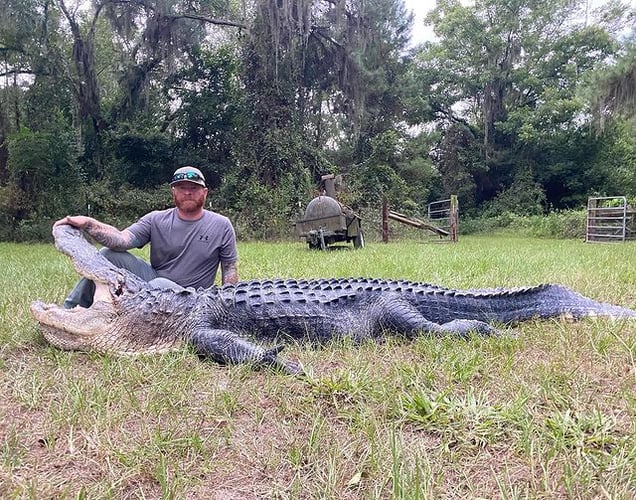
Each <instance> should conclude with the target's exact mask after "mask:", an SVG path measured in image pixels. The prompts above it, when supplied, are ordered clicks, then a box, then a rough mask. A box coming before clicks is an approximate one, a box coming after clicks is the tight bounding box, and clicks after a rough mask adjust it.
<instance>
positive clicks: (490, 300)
mask: <svg viewBox="0 0 636 500" xmlns="http://www.w3.org/2000/svg"><path fill="white" fill-rule="evenodd" d="M53 234H54V236H55V244H56V246H57V248H58V249H59V250H60V251H61V252H63V253H65V254H66V255H68V256H69V257H70V258H71V260H72V261H73V264H74V266H75V269H76V270H77V271H78V273H80V274H81V275H82V276H85V277H87V278H89V279H92V280H94V281H95V282H96V284H97V286H98V290H99V291H100V293H99V298H100V299H103V300H99V301H96V302H95V304H93V306H92V307H90V308H89V309H84V308H79V307H76V308H75V309H72V310H67V309H63V308H60V307H58V306H56V305H54V304H44V303H42V302H40V301H35V302H33V303H32V305H31V311H32V313H33V315H34V317H35V319H36V320H37V321H38V322H39V324H40V327H41V330H42V333H43V335H44V336H45V338H46V339H47V340H48V341H49V342H50V343H51V344H53V345H55V346H57V347H60V348H62V349H73V350H82V351H98V352H106V353H117V354H142V353H155V352H164V351H167V350H170V349H174V348H178V347H179V346H180V345H182V344H183V343H184V342H186V343H190V344H192V345H193V346H194V347H195V349H196V351H197V352H198V353H199V354H201V355H203V356H209V357H211V358H213V359H215V360H217V361H219V362H222V363H253V364H255V365H265V366H274V367H277V368H279V369H281V370H282V371H284V372H288V373H298V372H300V371H301V370H302V369H301V367H300V365H299V364H298V363H296V362H292V361H288V360H285V359H283V358H281V357H280V356H279V355H278V354H279V352H280V350H281V349H282V348H281V347H273V348H269V349H268V348H264V347H262V346H260V345H258V344H256V343H254V342H253V341H257V342H258V341H274V340H277V339H280V338H284V337H287V338H292V339H297V340H303V341H309V342H312V343H324V342H327V341H329V340H330V339H333V338H337V337H345V336H348V337H351V338H353V339H354V340H356V341H361V340H364V339H367V338H378V337H382V336H384V335H385V334H388V333H392V334H398V335H403V336H406V337H414V336H416V335H422V334H429V335H455V336H460V337H465V336H467V335H469V334H481V335H493V334H494V335H497V334H498V333H499V332H498V330H496V329H495V327H493V326H492V325H491V323H498V324H510V323H516V322H519V321H523V320H526V319H530V318H549V317H557V316H564V315H566V316H571V317H573V318H582V317H584V316H611V317H617V318H636V311H633V310H630V309H625V308H622V307H618V306H614V305H611V304H604V303H601V302H596V301H594V300H592V299H589V298H587V297H584V296H582V295H580V294H578V293H576V292H574V291H572V290H569V289H567V288H565V287H563V286H560V285H539V286H535V287H529V288H517V289H484V290H464V291H462V290H450V289H447V288H443V287H439V286H434V285H429V284H425V283H416V282H411V281H405V280H382V279H366V278H338V279H313V280H292V279H289V280H282V279H280V280H263V281H248V282H241V283H238V284H237V285H227V286H223V287H220V288H217V287H211V288H208V289H205V290H204V289H201V290H197V291H196V292H193V291H185V292H175V291H172V290H163V289H152V288H150V287H149V285H148V284H147V283H146V282H144V281H142V280H141V279H139V278H138V277H137V276H135V275H133V274H131V273H130V272H128V271H125V270H122V269H119V268H116V267H115V266H114V265H113V264H111V263H110V262H108V261H107V260H106V259H105V258H104V257H103V256H102V255H101V254H100V253H99V252H98V251H97V249H96V248H95V247H94V246H92V245H90V244H89V243H88V242H87V241H86V240H85V239H84V237H83V236H82V234H81V232H80V231H78V230H77V229H74V228H73V227H71V226H64V225H62V226H57V227H55V228H54V231H53Z"/></svg>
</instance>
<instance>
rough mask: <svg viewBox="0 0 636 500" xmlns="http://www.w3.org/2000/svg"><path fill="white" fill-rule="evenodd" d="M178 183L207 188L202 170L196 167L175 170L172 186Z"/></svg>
mask: <svg viewBox="0 0 636 500" xmlns="http://www.w3.org/2000/svg"><path fill="white" fill-rule="evenodd" d="M177 182H192V183H194V184H198V185H199V186H203V187H205V177H204V176H203V174H202V173H201V170H199V169H198V168H194V167H181V168H178V169H177V170H175V171H174V174H172V180H171V181H170V185H171V186H172V185H173V184H176V183H177Z"/></svg>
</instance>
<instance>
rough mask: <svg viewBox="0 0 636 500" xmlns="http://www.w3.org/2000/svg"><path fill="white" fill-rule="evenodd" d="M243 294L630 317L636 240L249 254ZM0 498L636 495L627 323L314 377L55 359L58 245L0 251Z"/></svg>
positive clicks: (404, 346)
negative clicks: (285, 291) (282, 287)
mask: <svg viewBox="0 0 636 500" xmlns="http://www.w3.org/2000/svg"><path fill="white" fill-rule="evenodd" d="M240 254H241V264H240V272H241V277H242V278H243V279H251V278H273V277H328V276H374V277H375V276H378V277H387V278H409V279H413V280H419V281H427V282H432V283H436V284H441V285H445V286H450V287H461V288H468V287H495V286H522V285H532V284H537V283H541V282H548V281H549V282H560V283H564V284H566V285H568V286H570V287H572V288H574V289H576V290H578V291H580V292H581V293H583V294H585V295H589V296H591V297H594V298H596V299H599V300H603V301H609V302H614V303H618V304H621V305H624V306H628V307H632V308H636V244H634V243H626V244H619V245H587V244H585V243H582V242H578V241H556V240H535V239H524V238H510V237H501V236H500V237H494V238H492V237H476V236H473V237H463V238H461V240H460V242H459V243H458V244H456V245H450V244H421V243H419V242H407V241H403V242H392V243H390V244H388V245H383V244H380V243H370V244H369V245H368V246H367V248H365V249H363V250H361V251H351V250H340V251H338V250H335V251H329V252H327V253H320V252H311V251H308V250H307V249H306V246H305V245H303V244H301V243H280V244H263V243H242V244H241V245H240ZM0 261H1V262H2V272H1V273H0V312H1V315H2V321H1V322H0V382H1V383H0V398H1V400H0V497H2V498H38V499H39V498H211V499H216V498H219V499H226V498H237V499H244V498H245V499H251V498H280V499H287V498H289V499H307V498H329V499H331V498H333V499H342V498H344V499H358V498H360V499H362V498H364V499H370V498H371V499H373V498H378V499H379V498H383V499H384V498H398V499H417V498H439V497H447V498H448V497H450V498H460V497H461V498H507V499H508V498H509V499H517V498H626V499H627V498H633V497H634V496H635V495H636V465H635V464H636V435H635V434H636V431H635V428H634V426H635V422H634V417H635V414H636V390H635V389H636V324H634V323H627V322H611V321H609V320H597V321H583V322H580V323H565V322H562V321H530V322H527V323H524V324H522V325H520V326H518V327H517V328H516V329H515V332H514V333H516V334H517V337H516V338H512V337H511V338H499V339H494V338H493V339H489V338H486V339H480V338H475V339H472V340H470V341H457V340H452V339H430V338H420V339H417V340H415V341H413V342H406V341H398V340H389V341H387V342H385V343H379V344H378V343H370V342H369V343H365V344H363V345H361V346H354V345H352V344H351V343H349V342H347V341H342V342H336V343H334V344H332V345H329V346H327V347H324V348H321V349H310V348H308V347H302V346H296V345H292V346H289V348H288V349H287V351H286V356H288V357H292V358H297V359H299V360H301V361H302V363H303V364H304V366H305V367H306V368H307V369H308V371H309V373H310V376H309V377H308V378H307V379H298V378H293V377H286V376H281V375H278V374H276V373H272V372H269V371H252V370H250V369H249V368H247V367H244V366H234V367H221V366H218V365H216V364H213V363H208V362H202V361H199V360H198V358H197V357H196V356H194V355H192V354H191V353H190V352H189V351H188V350H187V349H184V350H183V351H180V352H177V353H173V354H169V355H161V356H147V357H139V358H118V357H111V356H102V355H94V354H90V355H87V354H82V353H73V352H62V351H59V350H56V349H54V348H52V347H50V346H48V345H47V344H46V343H45V342H44V340H43V339H42V338H41V336H40V334H39V333H38V331H37V328H36V325H35V323H34V321H33V319H32V318H31V315H30V313H29V309H28V305H29V303H30V302H31V301H32V300H34V299H35V298H41V299H43V300H46V301H55V302H60V301H61V300H62V299H63V298H64V296H65V294H66V292H67V290H68V289H69V288H70V286H71V285H72V284H73V283H74V282H75V279H76V276H75V275H74V273H73V272H72V270H71V266H70V263H69V261H68V259H66V258H65V257H64V256H62V255H60V254H58V253H57V252H56V251H55V250H54V248H53V246H52V245H30V246H27V245H14V244H1V245H0Z"/></svg>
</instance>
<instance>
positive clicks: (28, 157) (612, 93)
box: [0, 0, 636, 239]
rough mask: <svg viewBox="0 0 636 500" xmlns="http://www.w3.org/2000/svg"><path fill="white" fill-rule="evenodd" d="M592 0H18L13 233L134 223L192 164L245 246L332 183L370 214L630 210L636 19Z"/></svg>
mask: <svg viewBox="0 0 636 500" xmlns="http://www.w3.org/2000/svg"><path fill="white" fill-rule="evenodd" d="M587 6H588V2H585V1H583V0H579V1H575V2H572V1H569V0H556V1H555V0H551V1H546V0H520V1H514V2H510V1H504V0H478V1H476V2H475V3H474V5H470V6H466V5H464V4H463V3H461V2H459V1H458V0H440V1H438V2H437V6H436V8H435V9H433V10H432V11H431V12H430V14H429V17H428V18H427V22H428V23H429V24H430V25H431V26H432V27H433V29H434V31H435V34H436V39H435V40H434V41H431V42H427V43H424V44H423V45H421V46H416V47H413V46H411V45H409V32H410V29H411V27H412V16H411V15H410V14H409V12H408V11H407V10H406V8H405V6H404V4H403V2H402V0H364V1H363V0H348V1H346V0H284V1H275V0H241V1H231V2H221V1H218V0H203V1H201V2H197V3H196V5H194V4H192V3H191V2H182V1H179V0H161V1H159V0H151V1H143V2H142V1H139V0H132V1H129V2H119V1H116V0H91V1H90V2H78V1H77V0H5V1H4V2H2V4H1V5H0V57H2V66H1V68H0V78H1V79H0V223H1V224H2V228H1V230H0V239H25V238H29V239H31V238H36V239H37V238H41V237H43V236H44V235H45V234H46V232H47V229H46V228H47V227H48V226H49V224H50V221H51V220H54V219H55V218H58V217H61V216H63V215H66V214H67V213H89V214H91V215H94V216H96V217H98V218H100V219H103V220H111V221H117V222H119V223H121V224H125V223H126V222H128V221H131V220H134V219H135V218H136V217H138V216H139V215H141V214H142V213H144V212H145V211H146V210H147V209H148V207H151V208H161V207H163V206H166V204H168V203H169V200H168V199H167V193H166V192H165V191H166V189H165V181H166V179H167V178H168V177H169V175H170V173H171V172H172V171H173V170H174V168H176V167H178V166H180V165H184V164H194V165H197V166H199V167H200V168H201V169H202V170H203V171H204V172H205V173H206V174H207V176H208V178H209V180H210V185H211V187H212V188H213V190H212V193H211V203H212V206H213V207H215V208H216V209H218V210H221V211H223V212H225V213H227V214H228V215H230V216H232V218H233V220H234V221H235V223H236V224H237V226H239V227H240V233H241V234H243V235H244V236H251V237H262V236H266V235H272V234H277V235H278V234H284V233H285V232H286V231H287V230H286V228H288V227H289V223H290V222H291V221H292V220H293V219H294V218H295V217H297V215H298V211H299V209H301V208H302V207H303V206H304V205H305V204H306V203H307V202H308V201H309V199H311V197H312V196H313V195H314V194H315V192H316V189H317V188H318V181H319V179H320V176H321V175H322V174H325V173H337V174H344V176H343V177H344V179H345V183H344V184H345V186H346V191H343V192H342V194H341V196H342V197H343V200H345V201H346V202H347V203H348V204H350V205H352V206H353V207H354V208H356V209H360V208H362V207H373V208H376V209H377V208H379V204H380V201H381V199H382V198H383V197H386V198H388V200H389V202H390V203H391V206H392V207H395V208H397V209H400V210H402V211H406V212H414V213H418V212H419V213H422V212H425V208H426V204H427V203H428V202H430V201H432V200H435V199H441V198H446V197H448V196H449V195H450V194H457V195H458V196H459V202H460V206H461V207H462V210H463V212H464V213H467V214H470V215H472V216H476V215H479V214H486V215H489V216H497V215H499V214H501V213H505V212H512V213H515V214H518V215H534V214H544V213H546V212H549V211H551V210H554V209H566V208H577V207H581V206H582V204H583V203H584V202H585V200H586V198H587V197H588V196H589V195H593V194H603V195H627V196H634V195H636V153H635V152H636V141H635V139H634V137H635V136H636V121H635V120H636V118H635V114H634V92H633V88H634V86H633V82H634V74H635V73H634V68H635V67H636V62H635V60H634V54H635V52H634V37H635V32H634V30H633V25H634V24H633V21H634V18H635V16H636V12H635V11H634V9H633V8H632V7H629V5H627V4H625V5H623V4H621V3H620V2H612V3H611V5H608V6H605V7H603V8H601V9H598V10H597V11H590V10H589V9H587Z"/></svg>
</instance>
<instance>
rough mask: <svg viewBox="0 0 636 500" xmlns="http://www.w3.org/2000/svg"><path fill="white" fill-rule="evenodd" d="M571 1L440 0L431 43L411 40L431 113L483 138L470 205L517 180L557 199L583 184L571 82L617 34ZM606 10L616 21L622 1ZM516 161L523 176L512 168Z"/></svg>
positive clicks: (556, 202)
mask: <svg viewBox="0 0 636 500" xmlns="http://www.w3.org/2000/svg"><path fill="white" fill-rule="evenodd" d="M580 6H581V2H571V1H567V0H557V1H546V0H518V1H514V2H508V1H505V2H504V1H503V0H480V1H477V2H476V3H475V5H474V6H473V7H470V6H463V5H462V4H460V2H459V1H457V0H443V1H440V2H438V6H437V8H436V9H434V10H433V12H432V13H431V14H430V16H429V18H428V20H429V22H431V23H432V24H433V26H434V29H435V33H436V34H437V36H438V37H439V42H436V43H430V44H427V45H425V46H424V47H422V48H421V51H420V53H419V55H418V62H419V65H420V68H421V69H422V80H423V81H424V82H425V84H426V88H427V89H429V90H430V98H429V102H430V107H431V109H432V110H433V111H434V112H435V114H436V117H437V120H438V121H440V122H445V123H448V124H449V125H447V126H446V127H445V129H446V130H448V131H452V130H456V129H457V126H459V124H461V125H462V126H463V128H464V129H465V130H470V131H471V135H472V136H473V137H474V140H476V141H477V140H478V141H480V142H481V143H482V144H483V147H482V148H481V151H480V154H481V156H482V161H483V164H484V168H478V169H477V170H476V171H474V173H473V174H471V175H472V177H473V179H474V181H475V182H474V183H475V201H476V203H477V205H479V204H481V203H482V202H484V201H486V200H489V199H491V198H493V197H494V196H496V195H497V193H498V192H500V191H502V190H504V189H506V188H508V187H510V186H511V185H512V183H513V182H519V179H529V180H530V182H531V184H532V183H533V182H534V181H536V180H540V181H541V182H542V183H543V188H544V189H545V190H546V193H547V196H548V202H549V203H550V204H552V206H557V207H558V206H564V200H566V199H567V198H568V197H572V196H574V195H575V194H576V195H577V196H584V195H585V192H586V191H587V190H589V189H590V188H591V186H590V184H589V182H590V179H591V178H590V177H589V176H587V174H586V172H587V171H589V170H590V168H591V165H590V164H589V159H585V158H581V155H580V154H579V152H580V151H581V150H587V151H588V152H589V151H590V150H592V151H594V150H595V148H596V145H594V144H593V142H594V139H593V138H592V139H591V140H592V144H590V143H589V141H590V137H589V134H588V133H587V127H588V125H587V124H586V123H585V122H584V121H582V120H581V118H582V117H584V112H585V103H584V102H583V101H582V100H581V99H580V97H579V96H578V89H579V88H580V86H581V84H582V82H583V80H584V77H585V75H586V74H587V73H589V72H591V71H592V70H593V68H594V67H595V65H597V64H598V63H599V62H601V61H603V60H605V59H606V58H608V57H611V56H612V55H613V54H614V53H615V52H616V49H617V47H618V42H617V39H616V38H615V37H613V36H612V33H611V32H610V31H608V29H606V28H605V27H603V26H602V25H601V24H600V23H599V24H594V25H592V24H590V25H586V24H585V22H584V21H583V17H580V16H579V13H580ZM613 12H614V14H613V15H614V17H613V18H612V20H613V21H617V20H621V19H624V18H625V17H626V12H627V9H626V7H624V8H623V9H622V10H621V9H618V10H616V11H613ZM609 20H610V19H609V17H608V19H607V21H609ZM615 25H616V26H617V27H620V24H615ZM452 124H456V126H453V125H452ZM457 137H458V138H461V140H462V141H465V140H466V139H465V138H466V136H465V135H459V136H457ZM444 140H445V139H444ZM446 142H448V141H447V140H446ZM582 145H585V148H583V149H582V148H581V146H582ZM467 146H468V147H470V149H471V150H473V151H474V150H475V145H474V144H472V141H471V143H470V144H465V145H462V143H460V144H458V147H459V148H460V149H461V148H464V147H467ZM442 149H448V144H446V146H445V147H444V148H442ZM469 157H470V158H473V155H472V154H470V155H469ZM521 169H523V170H526V171H527V172H530V177H528V174H527V172H526V174H524V175H522V176H520V175H518V174H519V173H520V170H521ZM528 169H529V170H528ZM464 170H470V169H469V168H468V169H464ZM566 172H567V173H566ZM564 173H566V174H565V176H567V178H568V181H569V182H568V183H565V184H564V183H562V181H563V176H564V175H563V174H564ZM515 179H517V181H515ZM548 185H549V188H548ZM557 185H561V186H562V188H560V189H559V188H557ZM529 187H531V186H529ZM509 192H510V191H509ZM575 192H576V193H575ZM574 199H575V198H571V199H570V201H571V202H572V201H574ZM566 203H567V202H566Z"/></svg>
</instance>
